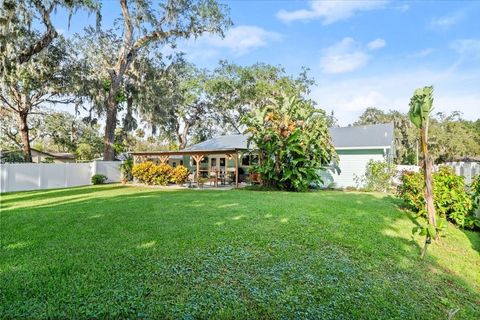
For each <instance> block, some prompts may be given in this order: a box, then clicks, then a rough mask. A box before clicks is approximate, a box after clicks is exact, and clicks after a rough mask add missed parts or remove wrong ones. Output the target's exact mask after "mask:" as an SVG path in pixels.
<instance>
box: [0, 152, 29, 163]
mask: <svg viewBox="0 0 480 320" xmlns="http://www.w3.org/2000/svg"><path fill="white" fill-rule="evenodd" d="M21 162H25V155H24V154H23V152H21V151H12V152H2V153H1V158H0V163H21Z"/></svg>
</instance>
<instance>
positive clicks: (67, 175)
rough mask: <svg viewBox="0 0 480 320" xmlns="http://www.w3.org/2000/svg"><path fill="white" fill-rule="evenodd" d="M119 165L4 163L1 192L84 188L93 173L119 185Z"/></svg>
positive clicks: (1, 174)
mask: <svg viewBox="0 0 480 320" xmlns="http://www.w3.org/2000/svg"><path fill="white" fill-rule="evenodd" d="M120 164H121V162H120V161H93V162H87V163H4V164H0V192H11V191H25V190H38V189H51V188H68V187H76V186H85V185H90V184H91V178H92V176H93V175H94V174H103V175H105V176H107V178H108V180H107V182H119V181H120V179H121V173H120Z"/></svg>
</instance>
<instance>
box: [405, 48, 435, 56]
mask: <svg viewBox="0 0 480 320" xmlns="http://www.w3.org/2000/svg"><path fill="white" fill-rule="evenodd" d="M434 51H435V49H433V48H425V49H422V50H420V51H417V52H414V53H412V54H409V55H408V56H407V57H408V58H423V57H427V56H429V55H431V54H432V53H433V52H434Z"/></svg>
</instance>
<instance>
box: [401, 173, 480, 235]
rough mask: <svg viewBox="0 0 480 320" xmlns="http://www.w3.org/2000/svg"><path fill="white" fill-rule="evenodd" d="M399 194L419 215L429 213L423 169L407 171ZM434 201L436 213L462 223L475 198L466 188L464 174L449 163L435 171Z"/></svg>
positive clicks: (469, 211)
mask: <svg viewBox="0 0 480 320" xmlns="http://www.w3.org/2000/svg"><path fill="white" fill-rule="evenodd" d="M401 182H402V184H401V185H399V186H398V189H397V192H398V196H399V197H400V198H402V199H403V200H404V201H405V203H406V204H407V205H408V206H409V207H410V208H411V209H412V210H413V211H415V212H417V213H418V214H419V215H422V216H425V217H426V216H427V212H426V209H425V196H424V180H423V174H422V173H420V172H419V173H414V172H404V173H403V174H402V176H401ZM433 201H434V205H435V209H436V210H437V214H438V215H439V216H440V217H442V218H447V219H448V220H450V221H452V222H454V223H455V224H457V225H460V226H462V227H464V226H465V221H466V219H467V217H468V216H469V214H470V213H471V209H472V201H471V199H470V197H469V195H468V193H467V191H466V189H465V182H464V178H463V177H462V176H457V175H456V174H455V173H454V172H453V170H452V169H451V168H450V167H441V168H440V169H439V170H438V171H437V172H434V173H433Z"/></svg>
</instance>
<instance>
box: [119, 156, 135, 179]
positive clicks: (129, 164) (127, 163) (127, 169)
mask: <svg viewBox="0 0 480 320" xmlns="http://www.w3.org/2000/svg"><path fill="white" fill-rule="evenodd" d="M132 168H133V157H132V156H128V157H127V158H126V159H125V160H124V161H123V163H122V164H121V165H120V170H121V171H122V178H123V179H125V180H127V181H132V180H133V175H132Z"/></svg>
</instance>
